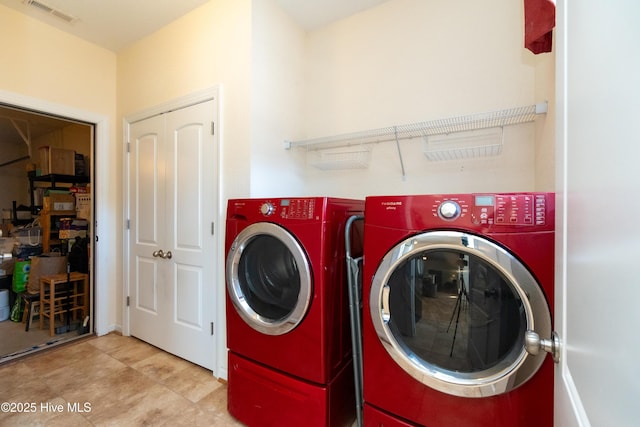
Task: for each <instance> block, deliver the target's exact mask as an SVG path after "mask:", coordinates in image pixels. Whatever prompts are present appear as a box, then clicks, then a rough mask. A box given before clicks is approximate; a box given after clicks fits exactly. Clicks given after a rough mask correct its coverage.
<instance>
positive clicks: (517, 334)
mask: <svg viewBox="0 0 640 427" xmlns="http://www.w3.org/2000/svg"><path fill="white" fill-rule="evenodd" d="M554 199H555V196H554V194H552V193H507V194H504V193H503V194H454V195H420V196H379V197H378V196H376V197H368V198H367V199H366V205H365V212H366V216H365V247H364V267H363V322H362V323H363V348H364V349H363V355H364V391H363V394H364V425H365V426H380V425H385V426H409V425H424V426H429V427H445V426H446V427H448V426H473V427H478V426H491V427H496V426H505V427H506V426H552V425H553V360H552V359H551V357H545V355H546V353H545V352H544V351H543V350H542V348H543V347H545V346H546V347H551V348H552V349H553V347H554V345H555V344H556V342H555V341H554V339H553V338H554V336H555V335H554V334H553V332H552V320H551V311H550V307H553V289H554V287H553V286H554V285H553V278H554V268H553V266H554V215H555V200H554Z"/></svg>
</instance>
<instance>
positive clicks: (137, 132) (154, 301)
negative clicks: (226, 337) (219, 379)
mask: <svg viewBox="0 0 640 427" xmlns="http://www.w3.org/2000/svg"><path fill="white" fill-rule="evenodd" d="M214 117H215V102H214V101H213V100H211V101H207V102H203V103H200V104H196V105H193V106H189V107H185V108H182V109H177V110H173V111H171V112H168V113H165V114H162V115H159V116H156V117H153V118H150V119H146V120H143V121H141V122H136V123H134V124H132V125H131V132H130V134H131V140H132V144H133V145H134V148H132V150H131V156H132V158H131V159H130V163H131V165H132V168H131V173H132V179H131V180H130V182H131V183H132V188H131V189H130V192H131V210H132V212H133V213H134V214H133V220H132V221H131V234H132V235H133V236H135V238H134V242H133V244H132V245H131V246H132V248H131V259H132V260H133V259H135V262H132V263H131V265H132V268H131V284H132V285H133V287H134V289H135V290H136V292H135V293H134V294H135V296H132V297H133V299H134V301H133V302H132V309H131V312H130V314H131V324H130V331H131V334H132V335H134V336H136V337H139V338H140V339H143V340H145V341H148V342H150V343H151V344H153V345H155V346H157V347H160V348H162V349H164V350H166V351H168V352H170V353H173V354H176V355H178V356H180V357H182V358H184V359H187V360H190V361H192V362H194V363H196V364H199V365H201V366H204V367H207V368H209V369H213V366H214V361H215V354H214V349H215V345H214V344H215V343H214V337H213V335H212V330H213V327H212V325H213V320H214V307H215V293H214V284H215V282H216V281H215V276H216V274H215V273H216V272H215V261H214V260H215V259H216V258H217V255H216V248H217V245H216V241H215V236H214V235H213V230H214V226H213V222H214V220H215V218H216V213H217V196H216V188H217V187H216V186H217V179H216V174H217V171H216V170H215V166H216V165H217V160H216V150H215V137H214V135H212V134H211V131H210V129H211V128H212V126H211V123H212V122H213V118H214ZM151 129H155V130H154V131H151ZM154 132H155V133H154ZM134 141H135V143H134ZM157 251H162V252H161V253H159V252H157ZM134 255H135V256H136V257H135V258H134Z"/></svg>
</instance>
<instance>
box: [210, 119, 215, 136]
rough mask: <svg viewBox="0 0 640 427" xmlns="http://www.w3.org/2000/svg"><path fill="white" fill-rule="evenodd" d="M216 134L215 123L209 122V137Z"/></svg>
mask: <svg viewBox="0 0 640 427" xmlns="http://www.w3.org/2000/svg"><path fill="white" fill-rule="evenodd" d="M215 134H216V124H215V122H211V135H215Z"/></svg>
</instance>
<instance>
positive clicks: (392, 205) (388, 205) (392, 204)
mask: <svg viewBox="0 0 640 427" xmlns="http://www.w3.org/2000/svg"><path fill="white" fill-rule="evenodd" d="M380 204H381V205H382V206H384V207H385V209H386V210H388V211H395V210H397V209H398V207H400V206H402V201H400V200H398V201H389V202H380Z"/></svg>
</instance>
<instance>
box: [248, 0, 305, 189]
mask: <svg viewBox="0 0 640 427" xmlns="http://www.w3.org/2000/svg"><path fill="white" fill-rule="evenodd" d="M252 17H253V18H252V26H251V30H252V36H251V40H252V48H251V58H252V65H251V66H252V73H251V151H250V156H251V197H269V196H277V195H284V194H283V193H282V191H283V187H284V188H286V191H288V192H289V194H290V195H292V194H300V193H302V192H303V191H304V182H303V181H302V179H301V175H302V172H301V170H302V169H303V168H304V166H305V165H304V159H302V161H298V162H291V160H290V159H289V157H288V156H285V155H283V154H284V150H283V148H282V147H283V145H282V144H283V135H291V134H299V133H300V132H301V131H302V127H303V111H302V106H303V97H304V87H305V85H304V80H303V67H304V49H305V33H304V32H303V31H302V29H301V28H300V27H299V26H298V25H297V24H296V23H294V22H293V21H292V20H291V18H290V17H289V16H288V15H286V14H285V13H284V12H283V11H282V9H281V8H280V7H279V6H278V5H277V4H276V3H275V1H274V0H260V1H254V2H253V7H252Z"/></svg>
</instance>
